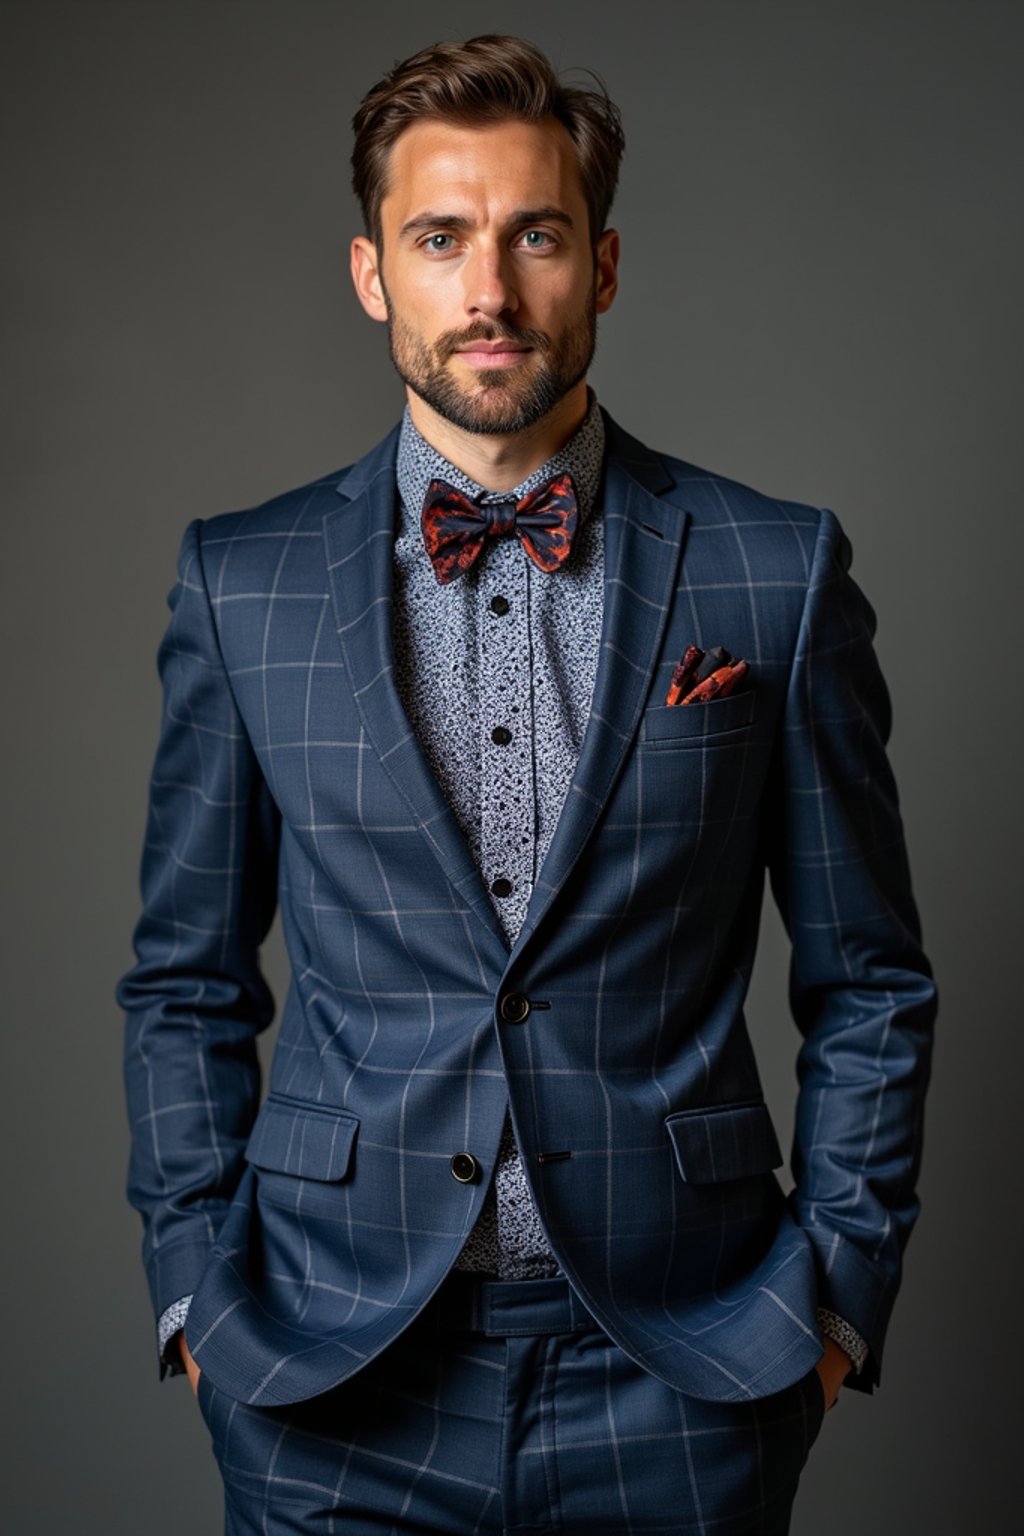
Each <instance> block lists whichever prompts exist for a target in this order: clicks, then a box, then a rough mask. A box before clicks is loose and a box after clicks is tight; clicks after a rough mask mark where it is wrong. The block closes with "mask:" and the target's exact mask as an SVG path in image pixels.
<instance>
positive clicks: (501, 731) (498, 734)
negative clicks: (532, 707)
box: [491, 725, 512, 747]
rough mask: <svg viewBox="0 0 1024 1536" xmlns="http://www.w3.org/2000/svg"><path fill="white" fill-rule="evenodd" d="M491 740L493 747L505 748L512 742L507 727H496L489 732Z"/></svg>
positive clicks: (510, 733)
mask: <svg viewBox="0 0 1024 1536" xmlns="http://www.w3.org/2000/svg"><path fill="white" fill-rule="evenodd" d="M491 740H492V741H493V742H494V744H495V746H498V747H507V746H508V744H509V742H510V741H511V740H512V732H511V731H510V730H509V728H508V726H507V725H496V726H495V727H494V730H493V731H492V732H491Z"/></svg>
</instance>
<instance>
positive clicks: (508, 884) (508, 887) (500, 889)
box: [491, 875, 512, 896]
mask: <svg viewBox="0 0 1024 1536" xmlns="http://www.w3.org/2000/svg"><path fill="white" fill-rule="evenodd" d="M491 890H492V891H493V892H494V894H495V896H511V895H512V881H511V880H506V879H505V876H504V875H499V876H498V878H497V880H492V881H491Z"/></svg>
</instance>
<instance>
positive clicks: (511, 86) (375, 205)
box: [352, 33, 625, 250]
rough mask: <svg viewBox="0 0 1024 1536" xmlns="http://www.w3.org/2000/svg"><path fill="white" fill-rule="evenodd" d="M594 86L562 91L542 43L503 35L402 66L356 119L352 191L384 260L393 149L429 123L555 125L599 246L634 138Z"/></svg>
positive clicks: (427, 52) (427, 51)
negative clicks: (572, 153) (384, 205)
mask: <svg viewBox="0 0 1024 1536" xmlns="http://www.w3.org/2000/svg"><path fill="white" fill-rule="evenodd" d="M588 73H591V72H590V71H588ZM592 78H593V79H594V80H595V81H596V83H597V85H598V87H599V89H597V90H585V89H583V88H580V87H574V86H567V85H563V84H562V83H561V81H560V80H559V78H558V76H557V74H556V73H555V71H554V68H553V67H552V65H551V63H550V61H549V60H548V59H547V58H546V57H545V56H544V54H543V53H541V51H540V49H539V48H536V47H535V46H534V45H533V43H528V42H526V41H525V39H523V38H521V37H505V36H501V35H499V34H497V33H486V34H485V35H483V36H481V37H471V38H470V39H469V40H468V42H464V43H435V44H433V45H432V46H431V47H430V48H424V49H421V51H420V52H419V53H414V54H413V55H412V57H411V58H408V59H405V60H403V61H402V63H401V64H396V65H395V67H394V69H393V70H392V71H391V73H390V74H388V75H385V76H384V79H383V80H379V81H378V82H377V84H376V85H375V86H373V87H372V89H371V90H369V91H367V93H366V95H365V96H364V97H363V99H362V101H361V102H360V104H359V109H358V111H357V112H356V115H355V117H354V118H353V119H352V127H353V129H354V131H355V145H354V147H353V150H352V190H353V191H354V192H355V195H356V197H357V198H358V200H359V205H360V207H361V209H362V212H363V219H364V221H365V226H366V233H367V234H368V235H369V237H370V239H371V240H373V242H374V243H375V245H376V246H377V248H378V250H380V248H381V223H380V206H381V202H382V201H383V199H384V196H385V194H386V192H387V176H388V159H389V155H390V153H391V148H392V146H393V144H394V143H395V140H396V139H397V138H398V137H399V135H400V134H401V133H402V132H403V131H404V130H405V129H406V128H408V127H409V126H410V125H411V124H412V123H415V122H420V121H423V120H424V119H434V120H443V121H446V122H453V123H459V124H462V125H468V126H477V125H479V126H483V125H485V124H489V123H500V122H503V121H507V120H508V119H510V118H513V119H518V120H520V121H523V122H530V123H533V122H539V121H540V120H541V119H543V118H549V117H553V118H556V119H557V121H558V122H560V123H562V124H563V126H564V127H565V129H566V130H567V132H568V134H569V137H570V138H571V139H572V142H573V145H574V146H575V150H576V159H577V162H578V164H579V169H580V180H581V182H582V186H583V195H584V197H585V199H586V203H587V210H588V213H589V216H590V238H591V244H594V243H596V241H597V238H598V236H599V235H600V234H601V233H602V231H603V230H604V228H605V226H606V224H607V222H608V214H609V212H610V210H611V206H612V199H613V198H614V196H615V187H616V184H617V182H618V179H619V162H620V160H621V159H622V152H623V150H624V148H625V138H624V136H623V132H622V122H621V119H620V116H619V109H618V107H616V105H615V103H614V102H613V101H612V100H611V98H610V97H609V95H608V93H607V91H606V90H605V88H604V84H603V82H602V81H601V80H599V79H598V77H597V76H596V75H592Z"/></svg>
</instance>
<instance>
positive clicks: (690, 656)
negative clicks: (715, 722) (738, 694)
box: [665, 645, 748, 704]
mask: <svg viewBox="0 0 1024 1536" xmlns="http://www.w3.org/2000/svg"><path fill="white" fill-rule="evenodd" d="M747 671H748V667H747V663H746V662H745V661H743V660H742V659H741V658H739V657H736V656H732V655H730V653H729V652H728V651H727V650H726V649H725V646H724V645H713V646H712V647H711V648H710V650H707V651H702V650H701V648H700V646H699V645H688V646H687V647H686V650H685V652H684V654H683V659H682V661H680V663H679V665H678V666H677V667H676V669H675V671H674V672H673V673H672V681H671V682H670V683H669V685H668V693H667V694H666V695H665V703H666V704H706V703H707V701H708V699H719V698H724V697H725V695H726V694H727V693H731V692H732V690H733V689H734V688H735V687H736V684H737V683H738V682H740V681H741V680H742V679H743V678H744V677H746V675H747Z"/></svg>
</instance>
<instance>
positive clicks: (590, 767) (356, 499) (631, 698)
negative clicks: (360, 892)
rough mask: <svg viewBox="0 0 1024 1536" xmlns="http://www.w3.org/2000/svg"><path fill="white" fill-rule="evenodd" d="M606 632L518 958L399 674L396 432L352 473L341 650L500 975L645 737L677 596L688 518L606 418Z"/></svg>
mask: <svg viewBox="0 0 1024 1536" xmlns="http://www.w3.org/2000/svg"><path fill="white" fill-rule="evenodd" d="M605 425H606V429H607V434H608V435H607V450H606V471H605V480H604V487H603V492H602V495H603V506H604V518H605V571H604V618H603V623H602V630H601V653H600V658H599V661H598V667H597V675H596V678H595V682H594V696H593V700H592V704H591V711H590V719H589V721H588V724H587V729H586V732H585V733H584V737H583V743H582V746H581V749H580V756H579V761H578V763H577V765H576V772H575V774H574V775H573V780H572V784H571V785H570V788H569V791H568V794H567V795H566V799H565V803H564V806H563V809H562V814H561V816H560V818H559V822H558V826H557V827H556V829H555V834H554V837H553V838H552V840H551V846H550V848H549V849H548V854H547V857H546V858H545V860H544V864H543V866H542V868H541V870H540V873H539V876H538V879H537V883H536V885H535V887H534V891H533V896H532V898H531V901H530V905H529V908H528V910H527V913H526V918H525V920H524V922H523V926H522V929H521V931H520V933H519V936H518V938H517V940H516V944H515V946H514V948H513V950H512V953H511V956H510V954H509V951H508V945H507V943H506V941H505V938H504V935H503V934H502V932H501V928H500V926H499V924H498V920H497V917H496V915H495V913H494V910H493V908H492V906H491V903H490V898H489V897H488V895H487V892H486V890H485V889H484V886H483V882H482V880H481V879H480V874H479V871H478V870H477V867H476V864H475V863H474V861H473V856H472V854H471V853H470V851H469V848H468V846H467V844H466V840H465V838H464V837H463V835H462V831H461V828H460V827H459V824H458V822H457V821H456V819H455V817H454V815H453V813H452V810H451V808H450V806H449V805H448V802H447V800H446V799H445V796H444V793H443V791H442V789H441V786H440V785H439V784H438V782H437V779H436V778H435V777H434V774H433V773H432V771H431V769H430V766H429V764H428V763H427V761H426V759H425V757H424V756H423V753H422V750H421V748H420V745H419V741H418V739H417V737H416V733H415V731H414V730H413V728H412V725H411V723H410V721H409V717H408V716H407V715H406V713H405V710H404V709H403V708H402V703H401V699H400V698H399V695H398V691H397V689H396V687H395V682H394V673H393V654H394V652H393V642H392V626H391V611H392V610H391V603H392V548H393V543H394V535H395V515H396V505H397V492H396V489H395V453H396V449H397V443H398V432H399V428H398V427H396V428H395V429H394V431H392V432H391V433H389V435H388V436H387V437H386V438H385V439H384V440H383V442H381V443H380V444H378V446H377V447H376V448H374V449H373V450H371V452H370V453H368V454H367V455H366V457H365V458H363V459H361V460H360V461H359V462H358V463H357V464H355V465H353V467H352V468H351V469H350V470H349V471H348V472H347V474H346V475H345V476H344V477H343V478H342V480H341V481H340V482H339V484H338V487H337V489H338V492H339V494H340V496H341V497H343V498H344V499H343V500H342V502H341V504H340V505H339V506H338V508H337V509H336V510H335V511H332V512H329V513H328V514H327V516H326V517H325V519H324V536H325V541H326V555H327V571H328V578H329V581H330V587H331V593H332V597H333V601H334V613H335V621H336V624H337V630H338V638H339V641H340V643H341V647H342V651H343V653H344V656H345V660H346V663H347V666H348V669H349V673H350V676H351V679H352V689H353V694H354V697H355V701H356V704H357V707H358V709H359V714H360V718H361V720H362V723H363V728H364V730H365V731H366V735H367V737H368V738H369V740H370V742H371V744H372V745H373V747H374V749H375V750H376V752H377V755H378V757H379V758H380V761H381V763H382V764H383V766H384V768H385V769H386V771H387V772H388V774H389V775H390V777H391V779H392V782H393V783H394V785H395V787H396V789H397V790H398V791H399V793H400V794H401V796H402V798H403V799H404V801H405V802H406V804H407V805H408V807H409V810H410V813H411V815H412V818H413V820H414V821H415V822H416V824H417V825H418V826H419V829H420V831H421V833H422V835H423V837H424V840H425V842H426V843H427V845H428V846H429V848H430V850H431V853H432V854H433V855H434V857H435V858H436V859H437V860H438V862H439V863H440V865H441V867H442V869H443V870H444V872H445V874H446V875H447V877H448V879H449V880H450V881H451V883H452V884H453V886H454V887H455V889H456V890H457V891H458V893H459V895H460V896H461V897H462V899H463V900H464V901H465V902H466V903H467V905H468V906H470V907H471V908H472V910H473V911H474V912H475V913H476V914H477V917H478V918H479V920H480V922H481V924H482V925H483V927H484V928H485V929H486V930H487V933H488V936H489V939H490V941H491V943H492V944H494V945H496V946H498V948H497V949H496V950H495V951H494V954H495V960H496V961H497V962H498V963H499V964H500V967H501V969H505V968H506V967H507V963H508V962H509V961H510V960H511V959H513V958H515V957H516V956H517V955H518V954H519V952H520V950H521V948H522V946H523V944H524V943H525V942H526V941H527V939H528V938H529V937H530V935H531V934H532V933H533V932H534V931H535V929H536V928H537V926H538V924H539V922H540V921H541V919H542V918H543V916H544V913H545V912H546V911H547V909H548V907H549V906H550V904H551V902H552V901H553V899H554V897H555V896H556V895H557V893H558V891H559V890H560V889H561V887H562V885H564V883H565V881H566V879H567V878H568V875H569V873H570V871H571V869H572V867H573V865H574V864H575V863H576V860H577V859H578V858H579V856H580V854H581V852H582V851H583V847H584V845H585V843H586V841H587V839H588V838H589V836H590V834H591V832H592V831H593V829H594V827H595V825H596V824H597V821H598V819H599V817H600V815H601V812H602V811H603V809H604V806H605V804H606V802H607V800H608V796H609V795H610V793H611V790H612V787H613V785H614V783H615V780H616V778H617V777H618V774H619V771H620V769H621V768H622V765H623V762H624V760H625V757H626V753H627V751H628V749H629V747H630V745H631V743H632V741H633V739H634V737H635V735H636V731H637V727H638V725H639V721H640V715H641V712H642V710H643V707H644V704H645V701H646V698H647V693H648V690H649V688H650V683H651V676H652V673H653V670H654V666H655V663H656V660H657V656H658V652H659V649H660V646H661V641H662V637H663V634H664V630H665V623H666V619H667V616H668V610H669V606H670V602H671V598H672V593H673V591H674V590H675V583H676V574H677V570H678V566H679V557H680V552H681V550H682V546H683V541H684V537H685V533H686V528H687V524H688V521H689V514H688V513H687V512H686V511H685V510H683V509H682V508H681V507H680V506H679V505H677V504H674V503H673V502H671V501H669V500H668V499H667V498H665V497H664V496H663V494H662V493H664V492H665V491H666V490H668V489H669V488H670V487H671V486H672V485H673V484H674V482H673V480H672V478H671V476H670V475H669V474H668V471H667V470H666V468H665V465H664V463H663V462H662V460H661V459H660V458H659V457H658V456H657V454H654V453H652V452H651V451H650V449H648V448H645V447H644V445H643V444H642V443H640V442H638V441H637V440H636V439H635V438H633V437H630V435H629V434H628V433H626V432H624V431H623V430H622V429H621V428H620V427H618V426H617V425H616V424H615V422H613V421H612V420H611V418H610V417H609V416H608V415H607V413H605Z"/></svg>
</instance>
